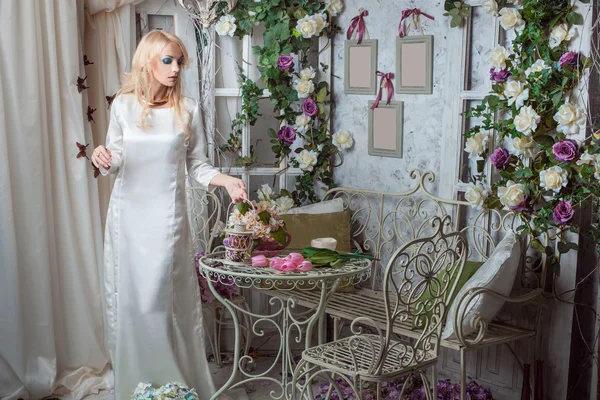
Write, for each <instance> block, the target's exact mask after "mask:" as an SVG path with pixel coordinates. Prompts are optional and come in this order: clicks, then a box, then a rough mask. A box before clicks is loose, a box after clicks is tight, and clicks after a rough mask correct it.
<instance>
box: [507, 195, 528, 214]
mask: <svg viewBox="0 0 600 400" xmlns="http://www.w3.org/2000/svg"><path fill="white" fill-rule="evenodd" d="M511 210H513V211H517V212H518V211H526V212H532V211H533V207H531V204H529V196H525V199H524V200H523V201H522V202H520V203H519V204H517V205H516V206H514V207H513V208H511Z"/></svg>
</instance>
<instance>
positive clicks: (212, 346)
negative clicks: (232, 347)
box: [202, 307, 223, 367]
mask: <svg viewBox="0 0 600 400" xmlns="http://www.w3.org/2000/svg"><path fill="white" fill-rule="evenodd" d="M209 312H210V314H211V315H212V319H209V318H207V316H206V315H207V313H209ZM202 317H203V319H204V327H205V328H207V327H208V325H209V322H211V323H212V329H209V331H208V335H207V337H208V344H209V345H210V349H211V351H212V354H213V357H214V359H215V364H216V365H217V366H218V367H222V366H223V364H222V362H221V357H220V354H219V352H218V351H217V345H216V343H215V340H216V335H217V334H216V332H217V316H216V314H215V309H214V308H212V307H211V308H209V307H203V308H202Z"/></svg>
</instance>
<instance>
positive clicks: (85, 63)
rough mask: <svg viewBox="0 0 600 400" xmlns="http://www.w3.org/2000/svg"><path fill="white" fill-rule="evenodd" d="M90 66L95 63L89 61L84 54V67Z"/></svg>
mask: <svg viewBox="0 0 600 400" xmlns="http://www.w3.org/2000/svg"><path fill="white" fill-rule="evenodd" d="M90 64H93V62H91V61H90V60H88V57H87V56H86V55H85V54H84V55H83V65H85V66H88V65H90Z"/></svg>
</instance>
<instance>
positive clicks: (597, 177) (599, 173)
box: [594, 164, 600, 180]
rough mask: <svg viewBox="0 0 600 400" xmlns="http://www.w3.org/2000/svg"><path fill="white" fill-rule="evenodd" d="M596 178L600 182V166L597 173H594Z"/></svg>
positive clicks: (599, 165) (598, 165) (597, 165)
mask: <svg viewBox="0 0 600 400" xmlns="http://www.w3.org/2000/svg"><path fill="white" fill-rule="evenodd" d="M594 178H596V179H598V180H600V164H596V172H594Z"/></svg>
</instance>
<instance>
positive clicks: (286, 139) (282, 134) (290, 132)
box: [277, 125, 296, 146]
mask: <svg viewBox="0 0 600 400" xmlns="http://www.w3.org/2000/svg"><path fill="white" fill-rule="evenodd" d="M277 137H278V138H279V141H280V142H281V143H283V144H285V145H288V146H290V145H291V144H292V143H294V140H296V132H294V128H292V127H291V126H289V125H286V126H283V127H282V128H281V129H279V132H277Z"/></svg>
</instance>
